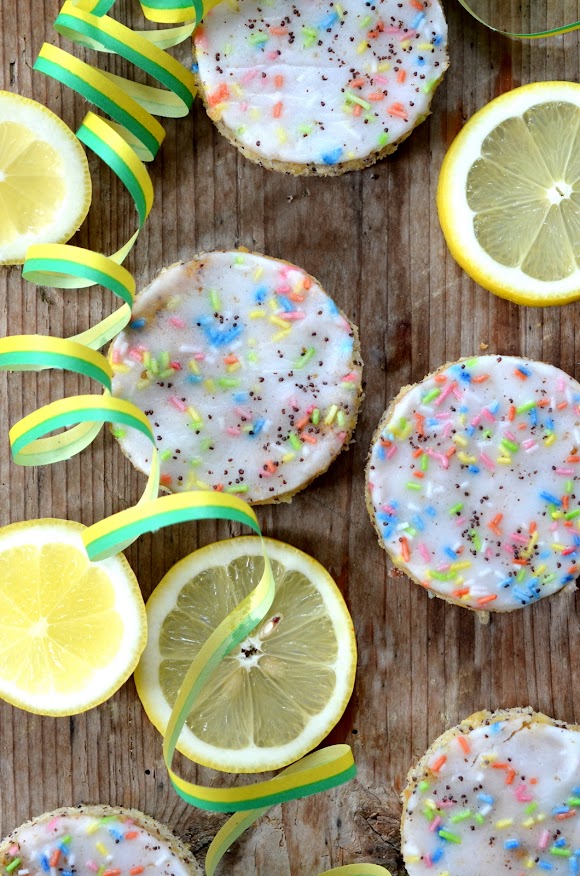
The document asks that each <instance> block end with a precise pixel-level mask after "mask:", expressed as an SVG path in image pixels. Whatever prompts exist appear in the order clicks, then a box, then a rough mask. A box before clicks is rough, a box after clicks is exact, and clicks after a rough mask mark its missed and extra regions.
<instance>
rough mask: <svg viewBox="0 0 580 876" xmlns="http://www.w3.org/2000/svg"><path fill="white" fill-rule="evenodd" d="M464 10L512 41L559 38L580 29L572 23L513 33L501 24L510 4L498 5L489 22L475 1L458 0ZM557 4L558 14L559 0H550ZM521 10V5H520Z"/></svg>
mask: <svg viewBox="0 0 580 876" xmlns="http://www.w3.org/2000/svg"><path fill="white" fill-rule="evenodd" d="M459 2H460V3H461V5H462V6H463V8H464V9H467V11H468V12H469V14H470V15H472V16H473V17H474V18H475V20H476V21H479V23H480V24H484V25H485V26H486V27H488V28H489V29H490V30H493V31H495V32H496V33H499V34H501V35H502V36H507V37H511V38H512V39H520V40H532V39H542V38H545V37H551V36H559V35H560V34H563V33H569V32H570V31H572V30H578V29H579V28H580V21H574V22H571V23H570V24H561V25H558V27H554V28H550V29H546V30H538V31H533V32H532V33H513V32H512V31H510V30H507V29H506V28H505V25H504V24H503V22H504V21H505V20H506V17H507V12H508V11H509V6H510V4H509V3H507V2H505V0H504V2H503V3H500V4H499V6H500V13H499V14H498V15H497V16H496V18H494V19H492V20H490V19H489V18H488V17H487V16H486V15H484V14H483V13H480V6H481V3H479V2H477V0H475V2H474V0H469V2H468V0H459ZM556 2H558V12H560V10H561V7H562V3H561V2H560V0H552V3H554V4H555V3H556ZM502 8H503V10H504V15H503V17H502V14H501V9H502ZM520 10H521V5H520Z"/></svg>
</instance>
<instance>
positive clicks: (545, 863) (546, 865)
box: [538, 861, 554, 870]
mask: <svg viewBox="0 0 580 876" xmlns="http://www.w3.org/2000/svg"><path fill="white" fill-rule="evenodd" d="M538 867H539V868H540V870H553V869H554V868H553V866H552V865H551V864H550V863H548V861H538Z"/></svg>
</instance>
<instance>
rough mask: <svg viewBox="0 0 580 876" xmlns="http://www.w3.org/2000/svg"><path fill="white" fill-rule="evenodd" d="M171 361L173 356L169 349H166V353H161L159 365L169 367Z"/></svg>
mask: <svg viewBox="0 0 580 876" xmlns="http://www.w3.org/2000/svg"><path fill="white" fill-rule="evenodd" d="M170 362H171V356H170V355H169V353H168V352H167V350H165V352H164V353H159V363H160V364H159V367H160V368H163V369H165V368H168V367H169V363H170Z"/></svg>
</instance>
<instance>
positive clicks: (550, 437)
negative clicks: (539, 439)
mask: <svg viewBox="0 0 580 876" xmlns="http://www.w3.org/2000/svg"><path fill="white" fill-rule="evenodd" d="M555 440H556V436H555V435H554V433H553V432H552V434H551V435H548V437H547V438H544V444H545V446H546V447H551V446H552V444H553V443H554V441H555Z"/></svg>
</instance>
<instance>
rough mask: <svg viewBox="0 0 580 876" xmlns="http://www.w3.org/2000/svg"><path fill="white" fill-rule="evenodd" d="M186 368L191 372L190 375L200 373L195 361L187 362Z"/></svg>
mask: <svg viewBox="0 0 580 876" xmlns="http://www.w3.org/2000/svg"><path fill="white" fill-rule="evenodd" d="M187 367H188V368H189V370H190V371H191V373H192V374H199V373H200V371H199V365H198V364H197V362H196V361H195V359H190V360H189V362H188V363H187Z"/></svg>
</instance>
